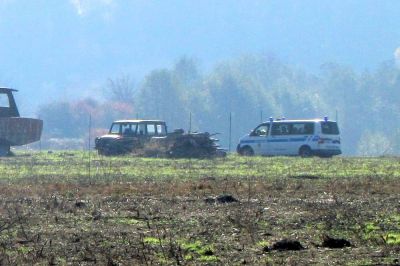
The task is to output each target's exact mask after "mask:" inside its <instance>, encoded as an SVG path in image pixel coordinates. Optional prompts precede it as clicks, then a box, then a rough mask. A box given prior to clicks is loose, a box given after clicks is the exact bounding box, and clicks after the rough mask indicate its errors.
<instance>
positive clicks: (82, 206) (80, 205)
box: [75, 201, 86, 208]
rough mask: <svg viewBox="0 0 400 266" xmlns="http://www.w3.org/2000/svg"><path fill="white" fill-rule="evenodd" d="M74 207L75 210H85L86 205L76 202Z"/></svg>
mask: <svg viewBox="0 0 400 266" xmlns="http://www.w3.org/2000/svg"><path fill="white" fill-rule="evenodd" d="M75 207H77V208H85V207H86V203H85V202H83V201H77V202H75Z"/></svg>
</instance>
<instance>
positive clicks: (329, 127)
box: [321, 122, 339, 135]
mask: <svg viewBox="0 0 400 266" xmlns="http://www.w3.org/2000/svg"><path fill="white" fill-rule="evenodd" d="M321 129H322V134H327V135H339V128H338V125H337V123H336V122H321Z"/></svg>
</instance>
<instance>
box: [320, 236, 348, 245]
mask: <svg viewBox="0 0 400 266" xmlns="http://www.w3.org/2000/svg"><path fill="white" fill-rule="evenodd" d="M322 247H324V248H344V247H351V243H350V242H349V241H348V240H346V239H344V238H333V237H330V236H327V235H325V236H324V238H323V242H322Z"/></svg>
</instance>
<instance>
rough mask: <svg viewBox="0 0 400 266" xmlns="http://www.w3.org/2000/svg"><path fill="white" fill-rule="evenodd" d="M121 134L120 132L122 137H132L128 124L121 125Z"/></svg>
mask: <svg viewBox="0 0 400 266" xmlns="http://www.w3.org/2000/svg"><path fill="white" fill-rule="evenodd" d="M121 132H122V135H125V136H129V135H132V131H131V125H130V124H121Z"/></svg>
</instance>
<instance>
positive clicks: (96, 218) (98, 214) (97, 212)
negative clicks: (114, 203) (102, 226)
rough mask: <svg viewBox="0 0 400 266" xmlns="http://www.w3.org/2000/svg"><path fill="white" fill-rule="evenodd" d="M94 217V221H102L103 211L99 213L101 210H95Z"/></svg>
mask: <svg viewBox="0 0 400 266" xmlns="http://www.w3.org/2000/svg"><path fill="white" fill-rule="evenodd" d="M92 217H93V221H97V220H100V219H101V217H102V215H101V211H99V210H94V211H93V212H92Z"/></svg>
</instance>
